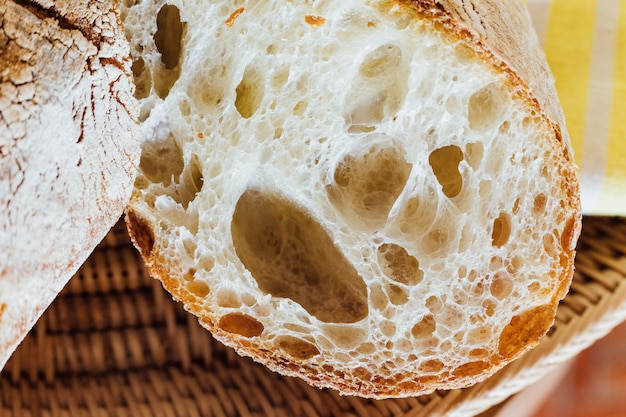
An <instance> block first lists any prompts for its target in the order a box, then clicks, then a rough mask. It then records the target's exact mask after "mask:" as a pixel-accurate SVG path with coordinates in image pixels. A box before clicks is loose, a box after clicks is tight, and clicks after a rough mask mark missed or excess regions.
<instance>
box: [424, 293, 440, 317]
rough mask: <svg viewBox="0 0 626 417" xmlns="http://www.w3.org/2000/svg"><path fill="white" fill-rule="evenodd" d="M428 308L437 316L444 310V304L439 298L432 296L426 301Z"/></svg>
mask: <svg viewBox="0 0 626 417" xmlns="http://www.w3.org/2000/svg"><path fill="white" fill-rule="evenodd" d="M426 308H427V309H428V310H429V311H430V312H431V313H433V314H436V313H438V312H439V311H441V309H442V308H443V302H442V301H441V299H440V298H439V297H437V296H434V295H431V296H430V297H428V298H427V299H426Z"/></svg>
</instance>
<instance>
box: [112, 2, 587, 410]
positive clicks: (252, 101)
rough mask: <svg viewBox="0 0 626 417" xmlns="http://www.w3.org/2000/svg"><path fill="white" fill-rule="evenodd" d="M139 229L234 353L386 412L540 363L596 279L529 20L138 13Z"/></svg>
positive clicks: (314, 6)
mask: <svg viewBox="0 0 626 417" xmlns="http://www.w3.org/2000/svg"><path fill="white" fill-rule="evenodd" d="M124 22H125V26H126V31H127V36H128V38H129V40H130V42H131V55H132V58H133V72H134V76H135V82H136V84H137V97H138V98H139V100H140V114H141V116H140V117H141V121H142V124H141V125H142V132H143V137H144V143H143V153H142V156H141V162H140V174H139V176H138V179H137V181H136V183H135V189H134V192H133V195H132V197H131V203H130V205H129V207H128V209H127V216H126V220H127V224H128V226H129V230H130V233H131V235H132V237H133V239H134V242H135V244H136V245H137V247H138V248H139V250H140V252H141V254H142V256H143V257H144V259H145V260H146V262H147V264H148V266H149V268H150V271H151V273H152V274H153V275H154V276H155V277H156V278H159V279H160V280H161V281H162V282H163V285H164V287H165V288H166V289H167V290H168V291H169V292H171V294H172V295H173V296H174V298H175V299H177V300H180V301H182V302H183V303H184V305H185V307H186V309H187V310H189V311H190V312H191V313H193V314H195V315H196V316H198V318H199V320H200V322H201V323H202V324H203V325H204V326H205V327H206V328H207V329H208V330H210V331H211V333H212V334H213V335H214V336H215V337H216V338H217V339H219V340H221V341H222V342H223V343H225V344H227V345H229V346H232V347H233V348H234V349H236V351H237V352H239V353H240V354H241V355H245V356H250V357H252V358H253V359H254V360H256V361H259V362H261V363H263V364H265V365H267V366H268V367H269V368H271V369H272V370H275V371H278V372H280V373H283V374H285V375H290V376H298V377H301V378H303V379H304V380H306V381H308V382H309V383H311V384H313V385H316V386H319V387H331V388H333V389H336V390H338V391H339V392H341V393H342V394H348V395H359V396H363V397H372V398H385V397H400V396H409V395H420V394H426V393H429V392H432V391H433V390H436V389H454V388H459V387H465V386H468V385H470V384H473V383H476V382H478V381H480V380H483V379H485V378H486V377H488V376H490V375H492V374H493V373H494V372H495V371H497V370H498V369H500V368H501V367H502V366H504V365H505V364H507V363H509V362H510V361H511V360H513V359H515V358H517V357H519V356H520V355H521V354H523V353H524V352H525V351H527V350H528V349H530V348H532V347H533V346H535V345H536V344H537V343H538V341H539V339H540V338H541V337H542V336H543V335H544V334H545V333H546V331H547V330H548V329H549V327H550V326H551V324H552V323H553V319H554V315H555V310H556V308H557V304H558V303H559V300H560V299H561V298H562V297H563V296H564V295H565V294H566V292H567V290H568V286H569V284H570V280H571V277H572V273H573V265H574V254H575V244H576V240H577V237H578V234H579V231H580V208H579V197H578V184H577V179H576V176H575V166H574V163H573V158H572V150H571V147H570V144H569V139H568V135H567V130H566V128H565V124H564V121H563V115H562V112H561V110H560V107H559V104H558V101H557V97H556V93H555V91H554V87H553V81H552V78H551V75H550V72H549V70H548V68H547V65H546V62H545V59H544V57H543V54H542V52H541V50H540V49H539V47H538V42H537V39H536V37H535V35H534V32H533V30H532V27H531V24H530V21H529V17H528V15H527V12H526V11H525V9H524V8H523V6H521V4H520V3H519V2H517V1H515V0H504V1H503V0H497V1H495V0H484V1H482V2H474V1H465V0H448V1H434V0H413V1H408V0H393V1H382V0H381V1H367V0H345V1H330V0H325V1H324V0H315V1H306V2H305V1H275V0H267V1H252V0H250V1H243V0H239V1H227V0H220V1H211V2H206V1H186V2H181V1H176V0H159V1H142V0H139V1H135V2H133V4H131V5H128V7H127V8H125V10H124Z"/></svg>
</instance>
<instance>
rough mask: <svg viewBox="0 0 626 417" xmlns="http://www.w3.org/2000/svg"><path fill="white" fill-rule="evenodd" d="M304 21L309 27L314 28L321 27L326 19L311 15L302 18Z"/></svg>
mask: <svg viewBox="0 0 626 417" xmlns="http://www.w3.org/2000/svg"><path fill="white" fill-rule="evenodd" d="M304 21H305V22H306V23H308V24H309V25H311V26H315V27H319V26H322V25H323V24H324V23H326V19H324V18H323V17H322V16H312V15H306V16H304Z"/></svg>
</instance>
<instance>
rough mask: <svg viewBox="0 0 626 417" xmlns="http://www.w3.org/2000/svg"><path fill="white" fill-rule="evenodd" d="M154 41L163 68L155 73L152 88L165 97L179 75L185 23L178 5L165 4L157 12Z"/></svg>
mask: <svg viewBox="0 0 626 417" xmlns="http://www.w3.org/2000/svg"><path fill="white" fill-rule="evenodd" d="M156 20H157V31H156V32H155V34H154V43H155V45H156V47H157V50H158V51H159V52H160V53H161V62H162V64H163V68H162V70H161V71H159V72H158V73H157V74H156V75H155V80H154V88H155V91H156V93H157V94H158V96H159V97H161V98H162V99H165V98H166V97H167V96H168V94H169V92H170V90H171V89H172V86H173V85H174V83H175V82H176V80H178V77H179V76H180V69H181V68H180V67H181V66H180V65H179V60H180V55H181V50H182V39H183V32H184V29H185V24H184V23H183V22H182V21H181V20H180V11H179V10H178V7H176V6H173V5H171V4H165V5H164V6H163V7H161V9H160V10H159V13H158V14H157V18H156Z"/></svg>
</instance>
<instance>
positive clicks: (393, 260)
mask: <svg viewBox="0 0 626 417" xmlns="http://www.w3.org/2000/svg"><path fill="white" fill-rule="evenodd" d="M378 262H379V264H380V265H381V266H382V267H383V272H384V273H385V275H387V276H388V277H389V278H391V279H392V280H394V281H396V282H398V283H400V284H404V285H417V284H419V283H420V282H421V281H422V278H423V276H424V273H423V272H422V270H421V269H420V265H419V262H418V260H417V259H416V258H415V257H413V256H411V255H409V254H408V252H407V251H406V249H404V248H403V247H402V246H399V245H396V244H393V243H385V244H383V245H381V246H379V247H378Z"/></svg>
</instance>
